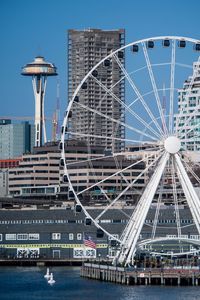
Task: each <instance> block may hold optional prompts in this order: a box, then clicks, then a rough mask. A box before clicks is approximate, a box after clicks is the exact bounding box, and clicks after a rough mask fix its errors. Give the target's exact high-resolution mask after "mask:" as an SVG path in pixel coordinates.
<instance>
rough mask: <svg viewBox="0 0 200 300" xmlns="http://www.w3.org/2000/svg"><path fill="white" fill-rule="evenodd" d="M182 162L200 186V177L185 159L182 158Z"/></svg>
mask: <svg viewBox="0 0 200 300" xmlns="http://www.w3.org/2000/svg"><path fill="white" fill-rule="evenodd" d="M181 160H182V162H183V164H184V165H185V166H186V169H187V170H188V171H189V172H190V174H191V175H192V176H193V177H194V178H195V180H196V181H197V182H198V183H199V184H200V178H199V176H198V175H197V174H196V173H195V172H194V171H193V169H192V168H191V167H190V166H189V164H188V163H187V162H186V161H185V160H184V159H182V158H181ZM198 166H199V164H198Z"/></svg>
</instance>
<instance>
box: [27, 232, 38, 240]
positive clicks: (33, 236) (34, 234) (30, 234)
mask: <svg viewBox="0 0 200 300" xmlns="http://www.w3.org/2000/svg"><path fill="white" fill-rule="evenodd" d="M28 238H29V240H32V241H33V240H39V239H40V234H39V233H29V235H28Z"/></svg>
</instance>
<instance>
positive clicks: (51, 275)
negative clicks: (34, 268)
mask: <svg viewBox="0 0 200 300" xmlns="http://www.w3.org/2000/svg"><path fill="white" fill-rule="evenodd" d="M55 282H56V281H55V280H54V279H53V273H51V274H50V279H49V280H48V283H49V284H54V283H55Z"/></svg>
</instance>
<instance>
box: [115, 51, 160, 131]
mask: <svg viewBox="0 0 200 300" xmlns="http://www.w3.org/2000/svg"><path fill="white" fill-rule="evenodd" d="M114 58H115V60H116V62H117V63H118V65H119V67H120V68H121V70H122V72H123V73H124V74H125V77H126V79H127V80H128V82H129V84H130V86H131V87H132V89H133V90H134V92H135V94H136V95H137V97H138V99H139V100H140V102H141V103H142V105H143V107H144V108H145V110H146V112H147V113H148V115H149V117H150V119H151V120H152V121H153V123H154V125H155V126H156V128H157V130H158V131H159V133H160V135H161V136H163V131H162V129H161V128H160V126H159V124H158V122H157V120H156V118H155V116H154V115H153V113H152V111H151V110H150V108H149V107H148V105H147V103H146V102H145V100H144V98H143V96H142V95H141V93H140V92H139V90H138V88H137V87H136V85H135V83H134V82H133V79H132V78H131V77H130V75H129V74H128V72H127V71H126V69H125V68H124V66H123V65H122V63H121V62H120V60H119V58H118V57H117V56H116V55H114ZM129 108H130V105H129Z"/></svg>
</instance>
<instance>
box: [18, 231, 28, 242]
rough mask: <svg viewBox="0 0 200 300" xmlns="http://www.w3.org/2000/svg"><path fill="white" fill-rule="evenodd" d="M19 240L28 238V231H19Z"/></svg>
mask: <svg viewBox="0 0 200 300" xmlns="http://www.w3.org/2000/svg"><path fill="white" fill-rule="evenodd" d="M17 240H18V241H25V240H28V234H27V233H18V234H17Z"/></svg>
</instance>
